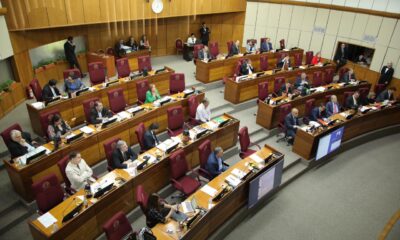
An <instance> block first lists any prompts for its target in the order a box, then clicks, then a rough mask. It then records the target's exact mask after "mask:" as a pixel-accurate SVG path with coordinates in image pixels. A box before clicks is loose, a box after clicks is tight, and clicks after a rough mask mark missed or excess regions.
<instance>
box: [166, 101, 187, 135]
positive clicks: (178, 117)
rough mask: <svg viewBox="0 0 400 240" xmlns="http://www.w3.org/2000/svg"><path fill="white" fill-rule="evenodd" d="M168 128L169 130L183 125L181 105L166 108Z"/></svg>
mask: <svg viewBox="0 0 400 240" xmlns="http://www.w3.org/2000/svg"><path fill="white" fill-rule="evenodd" d="M167 116H168V128H169V129H171V130H175V129H179V128H182V127H183V124H184V117H183V109H182V106H175V107H170V108H168V109H167Z"/></svg>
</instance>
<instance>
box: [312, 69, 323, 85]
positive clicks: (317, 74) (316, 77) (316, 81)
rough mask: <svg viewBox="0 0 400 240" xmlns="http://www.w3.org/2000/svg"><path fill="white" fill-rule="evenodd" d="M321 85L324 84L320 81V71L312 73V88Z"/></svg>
mask: <svg viewBox="0 0 400 240" xmlns="http://www.w3.org/2000/svg"><path fill="white" fill-rule="evenodd" d="M323 84H324V83H323V81H322V72H321V71H316V72H314V73H313V81H312V85H313V87H319V86H321V85H323Z"/></svg>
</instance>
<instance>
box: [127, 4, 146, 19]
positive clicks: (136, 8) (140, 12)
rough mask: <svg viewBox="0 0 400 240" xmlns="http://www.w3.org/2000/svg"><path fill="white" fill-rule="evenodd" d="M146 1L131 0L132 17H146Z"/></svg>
mask: <svg viewBox="0 0 400 240" xmlns="http://www.w3.org/2000/svg"><path fill="white" fill-rule="evenodd" d="M143 5H144V1H137V0H130V6H131V19H132V20H136V19H143V18H144V8H143Z"/></svg>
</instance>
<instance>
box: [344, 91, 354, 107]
mask: <svg viewBox="0 0 400 240" xmlns="http://www.w3.org/2000/svg"><path fill="white" fill-rule="evenodd" d="M353 93H354V92H344V93H343V102H342V106H344V107H346V108H347V106H346V100H347V98H348V97H350V96H351V95H353Z"/></svg>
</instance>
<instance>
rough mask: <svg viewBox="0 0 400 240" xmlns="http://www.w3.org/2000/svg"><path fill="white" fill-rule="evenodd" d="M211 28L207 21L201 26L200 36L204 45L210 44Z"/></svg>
mask: <svg viewBox="0 0 400 240" xmlns="http://www.w3.org/2000/svg"><path fill="white" fill-rule="evenodd" d="M210 33H211V31H210V29H209V28H208V27H207V25H206V23H205V22H203V24H201V28H200V38H201V43H202V44H203V45H206V46H208V41H209V40H210Z"/></svg>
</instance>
